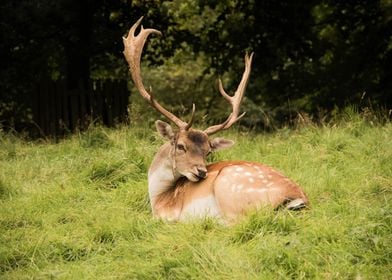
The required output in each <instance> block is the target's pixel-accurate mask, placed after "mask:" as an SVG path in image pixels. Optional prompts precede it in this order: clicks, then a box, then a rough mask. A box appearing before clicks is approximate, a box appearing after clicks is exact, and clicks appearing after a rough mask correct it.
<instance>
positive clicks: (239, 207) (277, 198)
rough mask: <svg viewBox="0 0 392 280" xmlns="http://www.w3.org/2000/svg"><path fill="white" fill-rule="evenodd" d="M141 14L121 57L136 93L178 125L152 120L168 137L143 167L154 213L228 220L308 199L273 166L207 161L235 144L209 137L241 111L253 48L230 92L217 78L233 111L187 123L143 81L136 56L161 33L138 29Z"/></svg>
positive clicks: (174, 217)
mask: <svg viewBox="0 0 392 280" xmlns="http://www.w3.org/2000/svg"><path fill="white" fill-rule="evenodd" d="M142 19H143V18H140V19H139V20H138V21H137V22H136V23H135V24H134V25H133V26H132V27H131V29H130V30H129V33H128V35H127V36H126V37H123V43H124V56H125V58H126V60H127V62H128V64H129V68H130V73H131V76H132V79H133V81H134V84H135V86H136V88H137V90H138V91H139V93H140V94H141V96H142V97H143V98H144V99H145V100H146V101H147V102H148V103H149V104H150V105H151V106H152V107H153V108H154V109H155V110H157V111H158V112H159V113H161V114H162V115H163V116H165V117H166V118H168V119H169V120H170V121H171V122H173V123H174V124H175V125H176V126H177V128H178V129H177V130H173V129H172V127H171V126H170V125H169V124H168V123H165V122H163V121H160V120H158V121H156V128H157V130H158V132H159V133H160V134H161V135H162V136H163V137H164V138H166V139H167V140H168V142H167V143H166V144H164V145H163V146H162V147H161V148H160V149H159V151H158V153H157V154H156V155H155V157H154V159H153V162H152V164H151V166H150V168H149V171H148V191H149V198H150V203H151V207H152V212H153V215H154V216H155V217H159V218H162V219H165V220H168V221H178V220H185V219H189V218H195V217H215V218H218V219H222V220H224V221H230V220H233V219H235V218H237V217H238V216H240V215H242V214H243V213H244V212H246V211H247V210H250V209H257V208H259V207H262V206H267V205H269V206H271V207H273V208H279V207H286V208H288V209H301V208H303V207H306V206H307V204H308V198H307V196H306V194H305V193H304V192H303V191H302V189H301V188H300V187H299V186H298V185H297V184H296V183H294V182H293V181H291V180H290V179H288V178H287V177H285V176H283V175H282V174H281V173H279V172H278V171H276V170H274V169H273V168H271V167H268V166H266V165H264V164H261V163H256V162H248V161H222V162H217V163H212V164H209V165H207V164H206V158H207V156H208V154H209V153H211V152H213V151H216V150H218V149H222V148H228V147H230V146H231V145H233V144H234V142H233V141H231V140H226V139H223V138H214V139H211V138H209V136H210V135H212V134H215V133H217V132H219V131H221V130H225V129H228V128H229V127H231V126H232V125H233V124H234V123H235V122H237V121H238V120H239V119H240V118H241V117H242V116H243V115H244V114H241V115H239V109H240V103H241V100H242V97H243V95H244V93H245V88H246V85H247V82H248V79H249V75H250V71H251V64H252V58H253V53H252V54H251V55H248V54H246V55H245V71H244V73H243V75H242V79H241V82H240V84H239V86H238V88H237V90H236V92H235V94H234V96H230V95H228V94H227V93H226V92H225V90H224V88H223V85H222V82H221V80H220V79H219V91H220V93H221V95H222V96H223V97H224V98H225V99H226V100H227V101H228V102H229V103H230V104H231V107H232V112H231V113H230V115H229V117H228V118H227V119H226V120H225V121H224V122H223V123H221V124H218V125H213V126H211V127H209V128H207V129H205V130H204V131H203V130H197V129H193V128H191V126H192V122H193V119H194V112H195V106H194V105H193V110H192V117H191V120H190V121H189V122H188V123H187V122H184V121H183V120H181V119H180V118H178V117H177V116H175V115H174V114H173V113H171V112H169V111H168V110H167V109H165V108H164V107H163V106H162V105H160V104H159V103H158V101H156V100H155V99H154V97H153V96H152V94H151V89H150V90H149V91H148V90H147V89H146V88H145V86H144V85H143V81H142V77H141V69H140V59H141V54H142V51H143V48H144V44H145V42H146V40H147V38H148V36H149V35H150V34H158V35H161V32H160V31H158V30H156V29H144V28H143V26H142V27H141V28H140V32H139V34H138V35H137V36H135V31H136V29H137V28H138V27H139V25H140V23H141V21H142Z"/></svg>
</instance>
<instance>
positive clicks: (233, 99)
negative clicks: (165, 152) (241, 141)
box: [204, 53, 253, 135]
mask: <svg viewBox="0 0 392 280" xmlns="http://www.w3.org/2000/svg"><path fill="white" fill-rule="evenodd" d="M252 59H253V53H251V54H250V55H248V54H245V70H244V73H243V74H242V79H241V82H240V84H239V85H238V88H237V90H236V91H235V93H234V95H233V96H230V95H228V94H227V93H226V91H225V90H224V88H223V85H222V81H221V79H219V81H218V82H219V84H218V85H219V92H220V93H221V95H222V96H223V97H224V98H225V99H226V100H227V101H229V103H230V104H231V107H232V112H231V113H230V115H229V117H228V118H227V119H226V120H225V121H224V122H223V123H221V124H217V125H213V126H210V127H209V128H207V129H206V130H204V132H205V133H207V134H208V135H211V134H214V133H217V132H218V131H221V130H224V129H228V128H229V127H231V126H232V125H233V124H234V123H235V122H237V121H238V120H239V119H241V118H242V117H243V116H244V115H245V113H242V114H241V115H240V116H238V114H239V111H240V105H241V101H242V98H243V97H244V93H245V89H246V85H247V84H248V80H249V75H250V70H251V66H252Z"/></svg>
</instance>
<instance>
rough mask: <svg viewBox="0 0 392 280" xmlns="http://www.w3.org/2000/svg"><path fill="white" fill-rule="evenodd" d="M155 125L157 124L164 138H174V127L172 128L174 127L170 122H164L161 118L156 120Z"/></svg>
mask: <svg viewBox="0 0 392 280" xmlns="http://www.w3.org/2000/svg"><path fill="white" fill-rule="evenodd" d="M155 126H156V128H157V130H158V132H159V134H160V135H161V136H162V137H163V138H166V139H168V140H171V139H173V137H174V133H173V129H172V127H171V126H170V124H168V123H166V122H163V121H160V120H157V121H156V122H155Z"/></svg>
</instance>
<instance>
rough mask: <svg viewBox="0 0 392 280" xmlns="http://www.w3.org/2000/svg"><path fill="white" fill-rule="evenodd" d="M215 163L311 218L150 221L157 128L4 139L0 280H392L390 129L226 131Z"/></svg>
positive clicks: (348, 124)
mask: <svg viewBox="0 0 392 280" xmlns="http://www.w3.org/2000/svg"><path fill="white" fill-rule="evenodd" d="M224 136H225V137H227V138H231V139H234V140H235V141H236V145H235V147H233V148H232V149H230V150H227V151H225V152H220V153H219V154H216V155H214V160H222V159H244V160H251V161H260V162H264V163H266V164H269V165H271V166H274V167H275V168H277V169H279V170H281V171H283V173H285V174H286V175H287V176H289V177H291V178H292V179H294V180H295V181H297V182H298V183H299V184H300V185H302V186H303V188H304V190H305V191H306V192H307V194H308V196H309V198H310V201H311V205H312V206H311V209H310V210H307V211H303V212H289V211H285V210H282V211H272V210H269V209H265V210H261V211H258V212H255V213H250V214H249V216H247V217H246V218H244V219H243V220H241V221H240V222H239V223H238V224H236V225H233V226H230V227H227V226H223V225H220V224H219V223H216V222H215V221H213V220H209V219H205V220H200V221H194V222H189V223H182V224H181V223H177V224H166V223H163V222H161V221H159V220H155V219H153V218H152V217H151V211H150V208H149V202H148V197H147V178H146V174H147V169H148V166H149V163H150V162H151V159H152V157H153V155H154V152H155V151H156V150H157V148H158V147H159V145H160V144H161V143H162V141H161V140H160V139H159V137H158V136H157V134H155V133H154V132H153V130H152V128H142V127H130V128H126V127H120V128H117V129H104V128H101V127H93V128H91V129H89V130H88V131H87V132H85V133H81V134H79V135H76V136H73V137H70V138H69V139H66V140H62V141H60V142H59V143H52V142H50V141H41V142H29V141H24V140H22V139H20V138H17V137H15V136H12V135H8V134H5V133H2V134H0V209H1V211H0V236H1V238H0V278H1V279H49V278H50V279H53V278H54V279H290V278H292V279H392V265H391V264H392V250H391V248H392V230H391V218H392V211H391V205H390V203H391V192H392V124H391V123H386V124H384V125H378V124H372V123H369V122H367V121H366V120H363V119H362V118H361V117H359V116H357V117H355V116H353V117H351V118H350V119H349V120H345V121H341V122H339V123H338V124H336V125H326V126H323V127H314V126H311V125H309V126H305V127H303V128H300V129H297V130H289V129H282V130H279V131H277V132H275V133H272V134H268V135H265V134H264V135H263V134H253V133H251V132H249V133H241V132H238V131H237V132H236V131H232V132H228V133H226V134H224Z"/></svg>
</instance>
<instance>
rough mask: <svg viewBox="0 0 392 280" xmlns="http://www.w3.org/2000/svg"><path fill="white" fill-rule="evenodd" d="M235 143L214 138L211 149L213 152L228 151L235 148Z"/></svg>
mask: <svg viewBox="0 0 392 280" xmlns="http://www.w3.org/2000/svg"><path fill="white" fill-rule="evenodd" d="M233 144H234V141H233V140H227V139H224V138H214V139H212V140H211V149H212V150H213V151H216V150H220V149H226V148H230V147H231V146H233Z"/></svg>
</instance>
